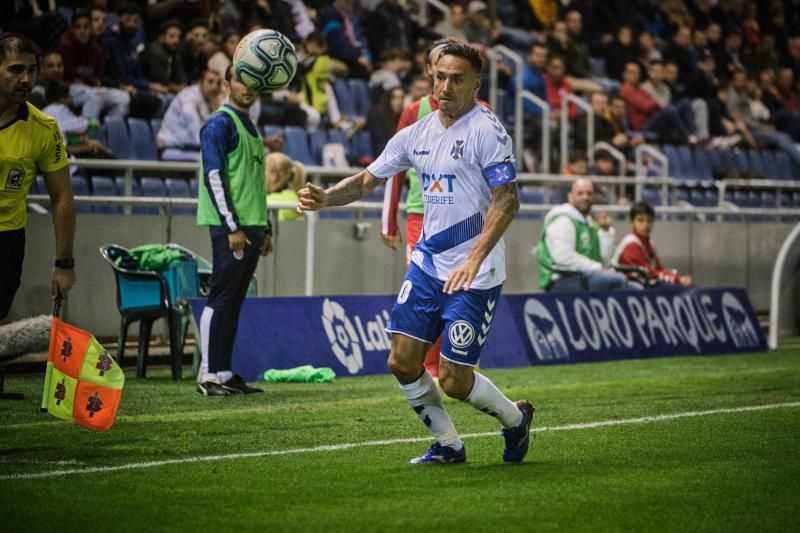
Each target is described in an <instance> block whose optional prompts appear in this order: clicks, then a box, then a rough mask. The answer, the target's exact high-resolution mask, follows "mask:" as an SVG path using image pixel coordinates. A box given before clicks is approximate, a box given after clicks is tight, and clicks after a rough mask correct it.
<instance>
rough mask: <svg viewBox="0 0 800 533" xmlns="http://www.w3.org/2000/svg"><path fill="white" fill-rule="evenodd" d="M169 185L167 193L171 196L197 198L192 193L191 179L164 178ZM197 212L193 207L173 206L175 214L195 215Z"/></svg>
mask: <svg viewBox="0 0 800 533" xmlns="http://www.w3.org/2000/svg"><path fill="white" fill-rule="evenodd" d="M164 183H165V185H166V186H167V194H168V195H169V197H170V198H195V197H196V195H192V189H191V186H190V185H189V181H188V180H186V179H184V178H167V179H166V180H164ZM195 213H196V210H195V208H193V207H173V208H172V214H173V215H194V214H195Z"/></svg>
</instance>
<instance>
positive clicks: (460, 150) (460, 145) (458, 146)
mask: <svg viewBox="0 0 800 533" xmlns="http://www.w3.org/2000/svg"><path fill="white" fill-rule="evenodd" d="M450 155H451V156H452V157H453V159H461V158H462V157H464V141H456V142H455V143H453V148H452V149H451V150H450Z"/></svg>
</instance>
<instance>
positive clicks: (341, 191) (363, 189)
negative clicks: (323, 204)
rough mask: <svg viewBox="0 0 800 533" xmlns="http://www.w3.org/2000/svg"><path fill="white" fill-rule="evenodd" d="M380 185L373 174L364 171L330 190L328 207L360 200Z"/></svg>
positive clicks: (328, 192)
mask: <svg viewBox="0 0 800 533" xmlns="http://www.w3.org/2000/svg"><path fill="white" fill-rule="evenodd" d="M377 185H378V180H376V179H375V178H374V177H373V175H372V174H370V173H369V172H367V171H366V170H362V171H361V172H359V173H358V174H356V175H354V176H350V177H349V178H345V179H343V180H342V181H340V182H339V183H337V184H336V185H334V186H333V187H331V188H330V189H328V190H327V191H326V192H327V196H328V205H347V204H349V203H351V202H355V201H356V200H360V199H361V198H363V197H364V196H366V195H367V194H369V193H370V192H371V191H372V190H373V189H374V188H375V187H376V186H377Z"/></svg>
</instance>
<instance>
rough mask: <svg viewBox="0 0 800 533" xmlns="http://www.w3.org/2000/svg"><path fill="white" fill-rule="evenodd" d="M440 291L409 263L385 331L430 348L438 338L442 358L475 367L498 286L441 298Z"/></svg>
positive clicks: (438, 283) (440, 284)
mask: <svg viewBox="0 0 800 533" xmlns="http://www.w3.org/2000/svg"><path fill="white" fill-rule="evenodd" d="M442 287H444V282H443V281H440V280H438V279H435V278H432V277H430V276H429V275H427V274H425V273H424V272H423V271H422V270H421V269H420V268H419V267H418V266H417V265H415V264H413V263H412V264H411V266H410V267H409V268H408V272H407V273H406V277H405V279H404V280H403V285H402V287H401V288H400V293H399V294H398V296H397V301H396V302H395V304H394V309H392V318H391V320H390V321H389V324H388V325H387V326H386V330H387V331H389V332H391V333H401V334H403V335H406V336H408V337H412V338H414V339H417V340H420V341H423V342H427V343H431V344H433V343H434V342H436V339H437V338H439V335H440V334H441V335H442V357H444V358H446V359H449V360H450V361H453V362H454V363H459V364H462V365H469V366H476V365H477V364H478V359H479V358H480V355H481V349H482V348H483V345H484V344H485V343H486V338H487V336H488V334H489V327H490V326H491V325H492V317H493V316H494V311H495V309H496V308H497V307H496V305H497V302H498V300H499V298H500V289H501V288H502V285H498V286H496V287H492V288H491V289H486V290H480V289H470V290H468V291H458V292H455V293H453V294H445V293H444V292H442Z"/></svg>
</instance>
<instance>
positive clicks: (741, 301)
mask: <svg viewBox="0 0 800 533" xmlns="http://www.w3.org/2000/svg"><path fill="white" fill-rule="evenodd" d="M395 299H396V296H394V295H391V296H388V295H387V296H327V297H296V298H295V297H291V298H289V297H277V298H248V299H247V300H246V301H245V303H244V306H243V308H242V313H241V318H240V322H239V330H238V333H237V337H236V346H235V351H234V354H233V371H234V372H236V373H239V374H241V375H242V376H244V377H245V379H247V380H251V381H254V380H259V379H261V378H262V375H263V373H264V371H265V370H268V369H270V368H277V369H286V368H293V367H296V366H300V365H304V364H310V365H314V366H316V367H321V366H327V367H331V368H332V369H333V370H334V371H335V372H336V374H337V375H338V376H349V375H365V374H381V373H386V372H388V370H387V368H386V358H387V357H388V355H389V349H390V347H391V335H390V334H388V333H386V331H385V327H386V324H387V323H388V322H389V319H390V316H391V311H392V306H393V305H394V302H395ZM204 303H205V301H204V300H199V299H198V300H192V301H191V304H192V310H193V313H195V316H199V313H200V312H202V308H203V305H204ZM484 319H485V320H484V323H483V324H482V327H481V331H474V330H473V329H472V327H471V326H469V325H468V326H469V327H468V328H467V329H465V328H464V325H463V323H458V322H457V323H456V324H454V327H453V328H451V329H450V330H448V331H445V332H444V334H445V335H449V336H450V341H451V343H452V344H453V345H454V346H456V347H458V346H462V347H466V346H469V345H471V344H472V343H473V342H477V343H479V344H481V345H484V346H483V352H482V355H481V367H483V368H508V367H517V366H527V365H532V364H533V365H535V364H557V363H575V362H590V361H606V360H611V359H635V358H644V357H657V356H668V355H694V354H697V355H712V354H721V353H733V352H755V351H765V350H766V349H767V345H766V341H765V339H764V335H763V333H762V331H761V329H760V328H759V326H758V321H757V319H756V316H755V313H754V312H753V308H752V306H751V304H750V300H749V299H748V297H747V293H746V292H745V291H744V290H743V289H737V288H715V289H689V290H669V289H667V290H649V291H636V292H598V293H560V294H555V293H547V294H542V293H537V294H510V295H506V296H502V297H501V298H500V300H499V301H497V302H496V303H495V304H494V307H493V308H492V309H491V310H490V312H487V313H486V315H485V316H484Z"/></svg>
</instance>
